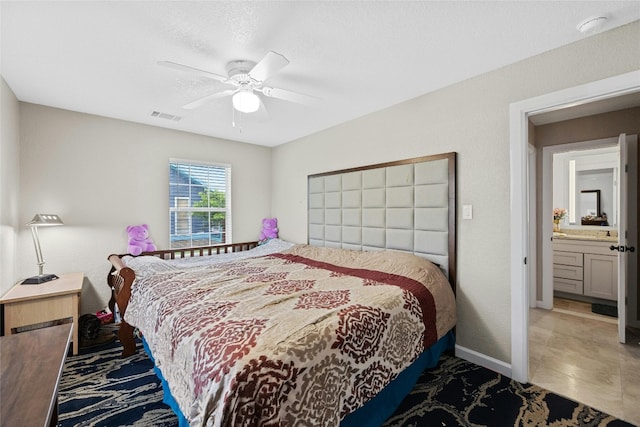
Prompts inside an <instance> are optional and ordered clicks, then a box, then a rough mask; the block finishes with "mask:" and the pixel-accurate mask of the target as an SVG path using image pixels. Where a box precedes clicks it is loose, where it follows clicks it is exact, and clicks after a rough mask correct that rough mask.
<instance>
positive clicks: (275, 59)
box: [249, 51, 289, 82]
mask: <svg viewBox="0 0 640 427" xmlns="http://www.w3.org/2000/svg"><path fill="white" fill-rule="evenodd" d="M288 64H289V60H288V59H287V58H285V57H284V56H282V55H280V54H279V53H276V52H273V51H271V52H268V53H267V54H266V55H265V56H264V58H262V59H261V60H260V62H258V63H257V64H256V65H254V66H253V68H252V69H251V71H249V76H250V77H251V78H253V79H255V80H258V81H259V82H263V81H265V80H267V79H268V78H269V77H271V76H272V75H274V74H275V73H277V72H278V71H280V70H281V69H283V68H284V67H286V66H287V65H288Z"/></svg>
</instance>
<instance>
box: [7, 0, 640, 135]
mask: <svg viewBox="0 0 640 427" xmlns="http://www.w3.org/2000/svg"><path fill="white" fill-rule="evenodd" d="M0 13H1V23H2V28H1V47H2V51H1V58H0V60H1V62H0V67H1V68H0V70H1V73H2V76H3V77H4V79H5V80H6V82H7V84H8V85H9V87H10V88H11V89H12V90H13V92H14V93H15V95H16V96H17V98H18V99H19V100H21V101H25V102H31V103H36V104H42V105H47V106H53V107H58V108H63V109H68V110H73V111H79V112H85V113H90V114H97V115H101V116H106V117H112V118H117V119H123V120H129V121H133V122H138V123H146V124H150V125H154V126H161V127H167V128H172V129H178V130H183V131H187V132H193V133H197V134H203V135H210V136H214V137H219V138H225V139H231V140H236V141H243V142H249V143H254V144H261V145H266V146H275V145H278V144H282V143H285V142H289V141H292V140H295V139H297V138H300V137H303V136H305V135H309V134H312V133H314V132H318V131H320V130H323V129H326V128H329V127H332V126H335V125H337V124H340V123H343V122H346V121H349V120H352V119H354V118H357V117H360V116H363V115H365V114H368V113H371V112H374V111H377V110H380V109H383V108H386V107H389V106H391V105H394V104H397V103H400V102H403V101H405V100H408V99H411V98H415V97H417V96H420V95H422V94H425V93H428V92H430V91H433V90H436V89H439V88H442V87H445V86H447V85H451V84H453V83H456V82H459V81H461V80H464V79H467V78H470V77H473V76H475V75H478V74H481V73H484V72H487V71H490V70H494V69H497V68H499V67H502V66H505V65H508V64H511V63H514V62H517V61H519V60H522V59H524V58H527V57H530V56H533V55H536V54H539V53H542V52H545V51H548V50H551V49H554V48H557V47H559V46H562V45H565V44H568V43H572V42H574V41H577V40H580V39H582V38H584V37H588V36H589V35H590V34H587V35H585V34H581V33H579V32H578V31H576V25H577V24H578V23H579V22H580V21H582V20H583V19H585V18H587V17H589V16H591V15H595V14H605V15H606V16H608V18H609V19H608V21H607V23H606V24H605V26H604V28H602V29H601V31H605V30H608V29H611V28H614V27H617V26H620V25H623V24H626V23H628V22H631V21H634V20H638V19H640V1H637V0H636V1H547V2H542V1H498V2H485V1H470V2H458V1H436V2H426V1H423V2H420V1H411V2H404V1H385V2H370V1H342V2H324V1H322V2H320V1H304V2H303V1H300V2H293V1H291V2H275V1H269V2H235V1H234V2H228V1H216V2H213V1H211V2H169V1H163V2H152V1H142V2H136V1H127V2H124V1H122V2H112V1H110V2H96V1H92V2H79V1H73V2H58V1H48V2H23V1H16V2H11V1H2V2H0ZM268 51H276V52H278V53H280V54H282V55H284V56H285V57H286V58H288V59H289V61H290V64H289V65H288V66H287V67H285V68H283V69H282V70H281V71H280V72H278V73H277V74H276V75H274V76H273V77H272V78H270V79H269V80H268V81H267V84H268V85H269V86H273V87H277V88H282V89H287V90H292V91H297V92H301V93H304V94H308V95H312V96H315V97H318V98H321V102H320V103H319V105H317V106H313V107H309V106H303V105H299V104H295V103H291V102H285V101H282V100H279V99H274V98H265V97H263V98H262V99H263V102H264V107H265V108H263V109H261V110H259V111H258V112H257V113H253V114H246V115H244V114H243V115H241V116H240V115H238V114H236V116H235V118H234V116H233V114H232V107H231V99H230V98H229V97H226V98H221V99H215V100H212V101H211V102H209V103H207V104H205V105H204V106H202V107H200V108H198V109H195V110H185V109H183V108H181V106H183V105H185V104H188V103H189V102H191V101H193V100H195V99H198V98H200V97H202V96H205V95H208V94H210V93H213V92H216V91H219V90H223V89H228V88H229V87H228V86H226V85H224V84H222V83H220V82H218V81H216V80H213V79H209V78H206V77H203V76H201V75H198V74H196V73H188V72H184V71H180V70H175V69H169V68H166V67H160V66H158V64H157V62H158V61H173V62H178V63H181V64H186V65H189V66H192V67H196V68H200V69H203V70H208V71H210V72H213V73H216V74H221V75H226V69H225V67H226V64H227V63H228V62H229V61H231V60H236V59H246V60H251V61H256V62H257V61H259V60H260V59H261V58H262V57H263V56H264V55H265V54H266V53H267V52H268ZM265 109H266V111H265ZM153 111H159V112H162V113H166V114H170V115H176V116H179V117H181V120H179V121H171V120H166V119H163V118H158V117H152V116H151V113H152V112H153ZM234 120H235V124H236V126H235V127H234V126H233V122H234Z"/></svg>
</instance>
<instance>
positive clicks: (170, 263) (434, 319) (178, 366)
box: [109, 153, 455, 426]
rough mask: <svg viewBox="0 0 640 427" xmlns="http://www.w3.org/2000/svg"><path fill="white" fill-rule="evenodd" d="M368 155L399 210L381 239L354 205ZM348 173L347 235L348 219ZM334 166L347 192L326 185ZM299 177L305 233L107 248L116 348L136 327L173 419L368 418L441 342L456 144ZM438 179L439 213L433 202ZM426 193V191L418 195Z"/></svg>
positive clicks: (197, 422) (447, 338) (447, 343)
mask: <svg viewBox="0 0 640 427" xmlns="http://www.w3.org/2000/svg"><path fill="white" fill-rule="evenodd" d="M433 162H435V163H433ZM425 165H429V166H431V167H429V168H425V167H424V166H425ZM434 165H435V166H434ZM443 166H444V167H443ZM381 168H382V170H384V174H385V175H386V176H387V177H391V178H390V181H389V182H388V183H387V184H385V186H386V189H385V193H386V194H387V197H385V201H384V203H385V204H386V205H387V206H386V207H385V208H384V209H385V210H386V211H394V210H395V211H396V212H391V213H393V214H400V216H401V218H400V219H399V220H397V219H394V218H393V215H386V214H385V215H386V221H385V227H382V230H383V234H384V239H383V240H384V246H380V245H377V246H372V245H371V243H372V241H373V240H376V241H377V242H378V243H379V242H380V237H381V235H380V233H379V231H380V230H378V227H371V222H370V221H369V220H368V219H367V218H369V219H370V215H367V213H366V212H365V211H366V209H368V207H369V208H371V209H376V210H377V209H379V207H371V206H369V205H370V204H371V203H370V202H367V200H371V198H370V197H369V198H368V197H367V196H364V195H363V193H365V192H366V190H370V189H372V187H371V184H372V182H374V181H375V182H377V181H378V179H377V178H376V180H374V181H371V180H370V179H369V178H370V177H369V178H367V176H368V175H367V174H368V173H369V172H368V171H373V173H374V176H376V177H378V178H379V175H380V174H379V170H380V169H381ZM434 168H435V169H437V170H439V172H438V173H434V172H433V169H434ZM452 168H453V170H452ZM408 170H411V171H412V172H411V173H410V174H407V171H408ZM425 171H429V172H428V173H426V174H425ZM443 171H444V176H445V178H446V179H445V181H444V182H442V181H443V179H444V178H443ZM396 172H399V174H397V176H395V177H394V174H395V173H396ZM357 175H359V176H360V183H361V185H362V186H363V188H362V189H361V200H362V201H363V203H362V206H360V210H361V214H362V215H361V217H362V218H364V220H362V221H361V224H360V225H361V229H360V233H359V236H360V238H356V237H354V236H356V234H357V233H354V225H353V222H354V221H353V220H352V219H353V215H352V214H353V209H355V208H354V207H353V205H354V203H353V202H352V200H353V197H354V189H353V187H354V185H355V184H354V176H357ZM409 175H410V176H411V179H408V177H409ZM336 176H339V177H340V182H342V183H343V184H345V185H341V186H340V187H341V188H340V190H339V196H338V197H339V198H340V199H341V200H342V201H343V202H344V201H345V200H346V202H347V203H343V202H341V203H335V194H330V195H327V193H335V191H334V190H335V189H336V188H335V178H336ZM345 176H346V178H345ZM452 177H453V180H454V182H452ZM398 179H400V181H398ZM395 181H397V182H402V185H400V186H396V187H402V188H401V192H402V193H403V194H405V195H406V193H407V192H408V191H409V190H408V189H407V188H406V187H411V190H410V192H411V194H412V198H413V202H411V203H410V204H411V207H410V208H411V209H412V210H414V212H413V213H412V215H413V217H414V221H409V222H411V223H412V224H410V225H411V229H409V228H406V226H407V221H406V217H407V210H406V206H395V205H397V204H399V203H406V200H405V199H406V197H397V195H394V194H393V193H394V191H393V189H394V188H395V187H394V182H395ZM308 185H309V242H308V243H307V244H293V243H290V242H285V241H282V240H278V239H273V240H270V241H268V242H267V243H266V244H264V245H259V246H258V245H256V243H255V242H248V243H242V244H236V245H221V246H218V247H214V248H206V249H187V250H182V251H156V252H153V253H147V254H143V255H144V256H139V257H131V256H117V255H112V256H110V257H109V260H110V261H111V263H112V266H113V268H112V270H113V271H112V273H111V274H110V276H109V281H110V284H111V286H112V287H113V289H114V293H115V299H116V301H117V303H118V306H119V308H120V311H121V313H122V315H123V322H122V323H121V328H120V332H119V337H120V340H121V342H122V343H123V346H124V350H123V355H125V356H126V355H128V354H131V353H132V352H134V351H135V342H134V340H133V329H134V327H135V328H137V329H138V330H139V331H140V332H141V335H142V337H143V344H144V347H145V350H146V351H147V352H148V353H149V355H150V357H151V358H152V359H153V360H154V363H155V364H156V367H157V371H156V372H157V373H158V375H159V377H160V378H161V379H162V382H163V386H164V387H165V400H166V401H167V403H168V404H169V405H170V406H171V407H172V408H173V409H174V411H175V412H176V414H177V415H178V418H179V419H180V422H181V425H193V426H201V425H203V426H204V425H207V426H209V425H211V426H237V425H242V426H276V425H277V426H280V425H310V426H317V425H322V426H338V425H341V426H362V425H371V426H375V425H381V424H382V423H383V422H384V420H385V419H386V418H387V417H388V416H390V415H391V413H392V412H393V410H394V409H395V407H396V406H397V405H398V404H399V403H400V401H401V400H402V398H403V397H404V395H406V394H407V393H408V392H409V391H410V390H411V388H412V387H413V385H414V384H415V382H416V380H417V377H418V376H419V374H420V372H422V370H424V368H426V367H429V366H434V365H435V364H436V363H437V361H438V359H439V357H440V354H441V353H442V352H443V351H446V350H449V349H451V348H452V347H453V344H454V336H453V328H454V326H455V294H454V289H455V286H454V285H455V280H452V276H453V275H454V273H455V267H454V265H455V264H454V263H452V260H455V205H453V207H452V205H451V203H452V200H455V155H453V153H449V154H447V155H441V156H430V157H428V158H419V159H411V160H409V161H403V162H401V163H397V162H396V163H390V164H382V165H374V166H373V167H371V168H362V169H358V170H353V169H351V170H347V171H336V172H334V173H329V174H320V175H312V176H310V177H309V184H308ZM443 185H444V187H443ZM424 186H427V187H429V188H428V189H425V188H418V187H424ZM443 188H444V190H445V195H446V196H445V203H446V206H445V211H446V212H445V214H446V219H445V220H443V219H442V218H441V216H442V213H443V208H442V207H441V206H435V205H436V204H437V203H435V202H434V200H435V199H438V200H440V201H439V202H438V203H441V202H442V200H441V199H442V190H443ZM345 192H347V193H346V198H345V197H344V196H343V195H344V194H345ZM428 193H434V194H437V196H436V197H435V198H434V197H432V198H431V199H429V201H425V200H426V199H425V198H424V196H425V195H427V194H428ZM318 194H322V197H318V196H317V195H318ZM451 194H453V195H454V197H451ZM432 195H433V194H432ZM374 198H375V197H374ZM321 199H322V202H320V200H321ZM332 200H334V202H332ZM327 202H328V203H327ZM453 203H454V202H453ZM336 205H339V206H336ZM319 209H322V210H323V214H322V215H319V214H318V210H319ZM335 209H339V210H340V212H339V216H340V217H341V218H342V220H341V224H340V225H339V226H340V227H341V228H340V230H339V231H340V232H339V233H336V229H332V226H335V225H336V224H335V222H336V220H335V218H336V215H335V213H336V212H334V210H335ZM343 210H349V211H348V212H346V213H345V211H343ZM416 210H417V211H420V212H419V213H416ZM330 211H331V212H330ZM434 212H435V214H434ZM378 213H379V212H378ZM451 217H453V218H454V219H453V220H452V219H451ZM350 218H351V220H350ZM425 218H432V219H435V221H434V222H435V223H436V225H435V226H432V225H428V224H427V223H426V222H425ZM452 221H453V224H454V227H453V229H451V227H450V225H451V223H452ZM443 222H444V224H446V230H444V231H443V230H441V228H442V224H443ZM398 224H399V225H400V228H398V229H394V225H398ZM343 227H348V229H344V228H343ZM367 228H371V229H374V230H373V231H377V232H378V233H370V232H369V231H372V230H367ZM425 228H427V229H425ZM425 233H426V235H431V237H432V238H431V241H430V242H426V243H425V240H424V239H423V238H424V237H425ZM442 234H444V235H445V241H446V244H445V245H444V246H445V247H446V250H444V251H443V250H441V247H442V244H441V243H442ZM408 236H410V238H409V237H408ZM416 236H421V237H422V240H421V239H420V238H417V237H416ZM338 240H340V241H338ZM409 241H412V242H413V243H412V244H411V245H410V246H411V248H410V249H411V250H407V247H408V246H409V243H408V242H409ZM434 241H435V242H436V243H434ZM452 241H453V245H454V246H453V248H454V251H453V252H451V251H450V248H451V242H452ZM421 242H422V243H421ZM425 248H427V249H429V250H432V252H434V253H433V254H432V253H427V252H425ZM433 248H436V249H437V250H435V251H433ZM212 251H213V252H212ZM430 258H431V259H430ZM452 283H453V285H452Z"/></svg>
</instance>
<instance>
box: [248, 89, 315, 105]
mask: <svg viewBox="0 0 640 427" xmlns="http://www.w3.org/2000/svg"><path fill="white" fill-rule="evenodd" d="M256 90H259V91H260V92H262V93H263V94H264V95H265V96H269V97H271V98H278V99H283V100H285V101H291V102H296V103H298V104H303V105H309V106H313V105H318V104H319V103H320V101H321V100H320V98H316V97H315V96H311V95H305V94H303V93H298V92H292V91H290V90H286V89H278V88H275V87H263V88H261V89H256Z"/></svg>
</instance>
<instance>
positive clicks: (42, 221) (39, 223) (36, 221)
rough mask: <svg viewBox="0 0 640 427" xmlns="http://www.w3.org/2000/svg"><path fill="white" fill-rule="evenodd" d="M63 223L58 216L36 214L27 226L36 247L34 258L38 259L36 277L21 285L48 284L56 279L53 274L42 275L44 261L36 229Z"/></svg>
mask: <svg viewBox="0 0 640 427" xmlns="http://www.w3.org/2000/svg"><path fill="white" fill-rule="evenodd" d="M63 224H64V223H63V222H62V220H61V219H60V217H59V216H58V215H51V214H36V215H35V216H34V217H33V219H32V220H31V222H28V223H27V225H28V226H29V227H31V235H32V236H33V244H34V245H35V247H36V257H37V258H38V275H37V276H33V277H29V278H28V279H26V280H25V281H24V282H22V284H23V285H39V284H41V283H46V282H50V281H52V280H55V279H57V278H58V276H56V275H55V274H43V273H42V270H43V267H44V260H43V259H42V250H41V249H40V239H39V238H38V227H50V226H53V225H63Z"/></svg>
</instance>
